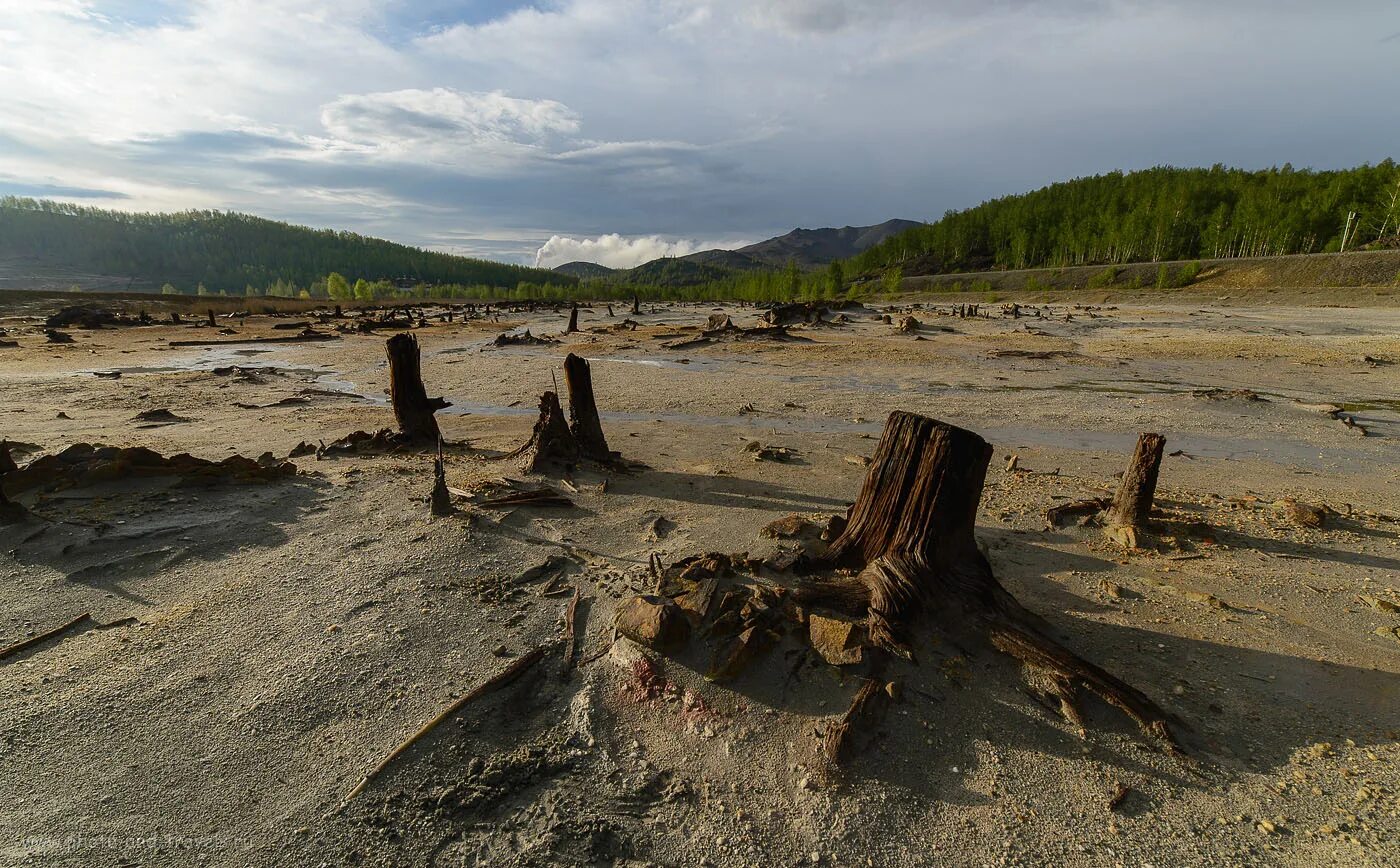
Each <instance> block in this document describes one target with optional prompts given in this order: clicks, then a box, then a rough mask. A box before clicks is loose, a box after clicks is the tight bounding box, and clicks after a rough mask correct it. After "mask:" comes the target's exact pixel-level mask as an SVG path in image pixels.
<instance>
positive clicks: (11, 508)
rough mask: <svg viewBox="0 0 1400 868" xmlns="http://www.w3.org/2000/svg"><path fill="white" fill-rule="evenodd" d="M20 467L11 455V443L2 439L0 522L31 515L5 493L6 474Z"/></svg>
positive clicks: (0, 444)
mask: <svg viewBox="0 0 1400 868" xmlns="http://www.w3.org/2000/svg"><path fill="white" fill-rule="evenodd" d="M18 469H19V465H17V464H15V460H14V459H13V458H11V457H10V444H8V443H5V442H3V441H0V524H11V523H14V522H17V521H20V520H22V519H24V518H27V517H28V516H29V511H28V510H26V509H25V508H24V507H22V506H20V505H19V504H18V503H15V502H14V501H12V500H10V498H9V497H7V496H6V495H5V476H6V474H9V473H13V472H15V471H16V470H18Z"/></svg>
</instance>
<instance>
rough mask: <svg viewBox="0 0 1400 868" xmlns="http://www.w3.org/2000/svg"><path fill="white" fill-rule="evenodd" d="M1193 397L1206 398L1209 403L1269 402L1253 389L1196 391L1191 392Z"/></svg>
mask: <svg viewBox="0 0 1400 868" xmlns="http://www.w3.org/2000/svg"><path fill="white" fill-rule="evenodd" d="M1191 395H1192V397H1195V398H1204V399H1205V400H1208V401H1260V402H1267V400H1268V399H1267V398H1264V397H1261V396H1260V395H1259V393H1258V392H1255V391H1254V390H1253V389H1220V388H1213V389H1195V390H1193V391H1192V392H1191Z"/></svg>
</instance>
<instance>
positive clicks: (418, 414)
mask: <svg viewBox="0 0 1400 868" xmlns="http://www.w3.org/2000/svg"><path fill="white" fill-rule="evenodd" d="M386 348H387V350H388V354H389V400H390V403H392V404H393V406H394V418H395V419H396V420H397V421H398V423H399V434H400V439H401V440H403V441H404V442H405V443H419V444H425V445H429V444H435V443H437V442H438V441H439V440H441V439H442V432H441V431H440V430H439V429H438V424H437V419H436V418H435V417H434V416H433V414H434V413H436V412H437V411H438V410H441V409H443V408H444V407H451V406H452V404H451V402H449V401H446V400H444V399H442V398H429V397H428V392H427V390H426V389H424V388H423V373H422V369H421V362H420V353H419V350H418V338H416V337H414V336H413V335H411V334H408V333H403V334H397V335H394V336H393V337H391V338H389V340H388V343H387V344H386Z"/></svg>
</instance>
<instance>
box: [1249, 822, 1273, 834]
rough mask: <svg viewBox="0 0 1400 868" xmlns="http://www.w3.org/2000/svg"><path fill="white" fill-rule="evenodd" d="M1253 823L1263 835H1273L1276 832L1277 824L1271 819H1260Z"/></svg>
mask: <svg viewBox="0 0 1400 868" xmlns="http://www.w3.org/2000/svg"><path fill="white" fill-rule="evenodd" d="M1254 825H1255V828H1257V829H1258V830H1259V831H1261V832H1263V833H1264V834H1265V835H1274V834H1277V833H1278V826H1276V825H1274V821H1273V820H1260V821H1259V822H1257V823H1255V824H1254Z"/></svg>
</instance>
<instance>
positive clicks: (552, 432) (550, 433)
mask: <svg viewBox="0 0 1400 868" xmlns="http://www.w3.org/2000/svg"><path fill="white" fill-rule="evenodd" d="M518 455H524V456H525V460H524V461H523V462H522V463H521V469H523V470H524V471H525V472H526V473H540V472H543V471H545V470H548V469H549V468H550V467H551V466H558V465H562V466H564V467H572V466H573V465H575V464H577V463H578V460H579V449H578V441H577V440H575V439H574V435H573V434H572V433H571V432H570V431H569V424H568V423H567V422H565V421H564V409H563V408H562V407H560V406H559V396H558V395H556V394H555V393H553V392H545V393H544V394H543V395H541V396H540V416H539V418H538V419H536V420H535V428H534V430H533V431H531V432H530V439H529V440H527V441H525V444H524V445H523V446H521V447H520V448H519V449H517V450H515V451H514V452H512V453H510V454H509V455H505V456H503V457H505V458H514V457H516V456H518Z"/></svg>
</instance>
